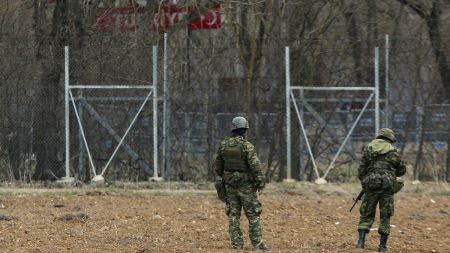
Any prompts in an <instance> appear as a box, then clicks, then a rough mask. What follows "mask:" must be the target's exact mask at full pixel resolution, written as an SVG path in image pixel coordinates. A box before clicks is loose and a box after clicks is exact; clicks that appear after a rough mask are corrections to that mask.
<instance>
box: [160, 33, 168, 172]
mask: <svg viewBox="0 0 450 253" xmlns="http://www.w3.org/2000/svg"><path fill="white" fill-rule="evenodd" d="M163 64H164V66H163V85H164V88H163V89H164V100H163V127H162V135H163V136H162V137H163V143H162V155H163V159H162V166H161V176H162V177H167V142H168V140H167V126H168V120H169V115H168V111H167V103H168V99H169V89H168V86H167V33H164V59H163Z"/></svg>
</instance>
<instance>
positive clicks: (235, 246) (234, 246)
mask: <svg viewBox="0 0 450 253" xmlns="http://www.w3.org/2000/svg"><path fill="white" fill-rule="evenodd" d="M231 248H233V249H238V250H241V249H244V246H243V245H234V244H233V245H231Z"/></svg>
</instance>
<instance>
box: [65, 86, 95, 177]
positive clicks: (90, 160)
mask: <svg viewBox="0 0 450 253" xmlns="http://www.w3.org/2000/svg"><path fill="white" fill-rule="evenodd" d="M69 95H70V100H71V101H72V105H73V110H74V112H75V116H76V117H77V121H78V127H79V128H80V131H81V136H82V137H83V142H84V146H85V147H86V152H87V154H88V159H89V164H90V165H91V168H92V173H93V174H94V176H97V172H96V171H97V169H96V168H95V165H94V161H93V160H92V155H91V151H90V149H89V145H88V143H87V140H86V135H85V134H84V129H83V124H82V123H81V118H80V115H79V114H78V111H77V106H76V104H75V99H74V98H73V94H72V91H69Z"/></svg>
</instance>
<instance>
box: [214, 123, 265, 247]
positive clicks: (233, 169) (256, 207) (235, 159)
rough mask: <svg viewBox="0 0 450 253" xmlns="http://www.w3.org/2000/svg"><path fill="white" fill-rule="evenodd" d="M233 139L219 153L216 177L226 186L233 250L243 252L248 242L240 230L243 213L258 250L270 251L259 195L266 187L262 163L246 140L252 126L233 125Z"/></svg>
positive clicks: (253, 242)
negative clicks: (263, 226)
mask: <svg viewBox="0 0 450 253" xmlns="http://www.w3.org/2000/svg"><path fill="white" fill-rule="evenodd" d="M231 124H232V126H233V127H232V131H231V137H229V138H226V139H224V140H223V141H222V142H221V143H220V145H219V149H218V150H217V157H216V168H215V170H216V173H217V175H219V176H220V177H222V179H223V180H224V182H225V190H226V207H225V211H226V214H227V216H228V225H229V227H228V232H229V234H230V239H231V246H232V247H233V248H234V249H243V247H244V238H243V237H242V231H241V228H240V218H241V209H244V213H245V216H247V219H248V223H249V236H250V241H251V242H252V245H253V248H254V249H255V250H262V251H266V250H267V246H266V245H265V244H264V242H263V240H262V234H261V218H260V215H261V211H262V208H261V203H260V202H259V200H258V195H257V192H261V191H262V190H263V189H264V186H265V178H264V176H263V173H262V171H261V163H260V161H259V159H258V156H257V155H256V152H255V149H254V147H253V145H252V144H251V143H250V142H249V141H247V140H246V139H245V132H246V131H247V129H248V122H247V120H246V119H245V118H243V117H236V118H234V119H233V120H232V121H231Z"/></svg>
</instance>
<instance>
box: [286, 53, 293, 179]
mask: <svg viewBox="0 0 450 253" xmlns="http://www.w3.org/2000/svg"><path fill="white" fill-rule="evenodd" d="M285 68H286V70H285V75H286V151H287V155H286V181H290V180H292V175H291V166H292V162H291V152H292V151H291V110H290V109H291V108H290V106H291V103H290V96H289V94H290V86H291V77H290V58H289V47H286V48H285Z"/></svg>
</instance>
